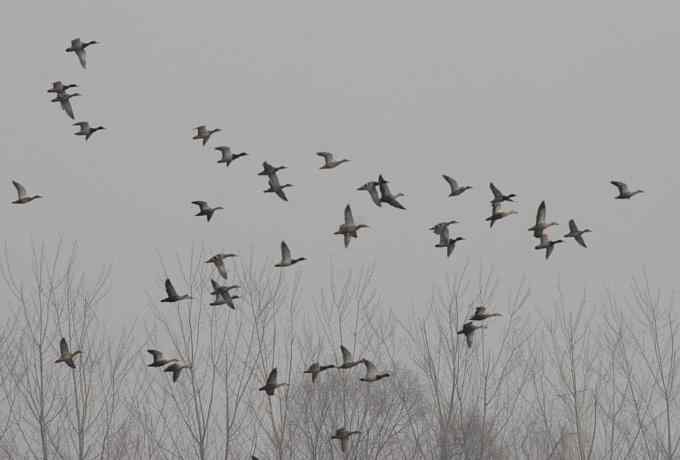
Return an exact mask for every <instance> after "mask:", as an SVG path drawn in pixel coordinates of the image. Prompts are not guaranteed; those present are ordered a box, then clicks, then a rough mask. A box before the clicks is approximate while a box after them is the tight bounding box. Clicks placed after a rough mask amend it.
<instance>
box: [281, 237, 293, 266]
mask: <svg viewBox="0 0 680 460" xmlns="http://www.w3.org/2000/svg"><path fill="white" fill-rule="evenodd" d="M290 259H291V257H290V249H289V248H288V245H287V244H286V242H285V241H281V260H282V261H288V260H290Z"/></svg>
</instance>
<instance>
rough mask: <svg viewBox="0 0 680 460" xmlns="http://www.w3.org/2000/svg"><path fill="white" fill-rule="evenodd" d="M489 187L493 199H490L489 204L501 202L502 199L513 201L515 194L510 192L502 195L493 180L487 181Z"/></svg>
mask: <svg viewBox="0 0 680 460" xmlns="http://www.w3.org/2000/svg"><path fill="white" fill-rule="evenodd" d="M489 188H490V189H491V193H493V199H492V200H491V204H495V203H502V202H503V201H512V202H514V200H513V198H515V197H516V196H517V195H515V194H514V193H511V194H509V195H504V194H503V193H502V192H501V191H500V190H499V189H498V187H496V186H495V185H494V183H493V182H489Z"/></svg>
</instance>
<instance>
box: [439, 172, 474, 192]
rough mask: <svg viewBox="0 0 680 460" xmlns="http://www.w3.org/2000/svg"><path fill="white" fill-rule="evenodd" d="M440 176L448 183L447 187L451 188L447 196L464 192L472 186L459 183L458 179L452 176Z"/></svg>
mask: <svg viewBox="0 0 680 460" xmlns="http://www.w3.org/2000/svg"><path fill="white" fill-rule="evenodd" d="M442 177H443V178H444V180H445V181H446V183H447V184H449V188H450V189H451V191H450V193H449V196H450V197H452V196H458V195H461V194H462V193H464V192H465V191H467V190H470V189H471V188H472V186H470V185H459V184H458V181H456V180H455V179H454V178H453V177H451V176H447V175H446V174H442Z"/></svg>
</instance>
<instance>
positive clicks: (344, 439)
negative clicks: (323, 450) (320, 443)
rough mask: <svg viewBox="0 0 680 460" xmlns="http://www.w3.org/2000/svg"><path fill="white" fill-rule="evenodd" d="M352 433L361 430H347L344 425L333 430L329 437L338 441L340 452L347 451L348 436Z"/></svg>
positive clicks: (358, 432)
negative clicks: (333, 432)
mask: <svg viewBox="0 0 680 460" xmlns="http://www.w3.org/2000/svg"><path fill="white" fill-rule="evenodd" d="M353 434H361V431H347V430H346V429H345V427H342V428H338V429H337V430H335V434H334V435H333V436H331V439H337V440H338V441H340V450H341V451H342V452H347V449H348V448H349V437H350V436H352V435H353Z"/></svg>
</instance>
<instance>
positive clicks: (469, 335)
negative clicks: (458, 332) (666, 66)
mask: <svg viewBox="0 0 680 460" xmlns="http://www.w3.org/2000/svg"><path fill="white" fill-rule="evenodd" d="M474 332H475V331H474V330H472V331H470V332H468V333H466V334H465V341H466V342H467V346H468V348H472V334H473V333H474Z"/></svg>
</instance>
